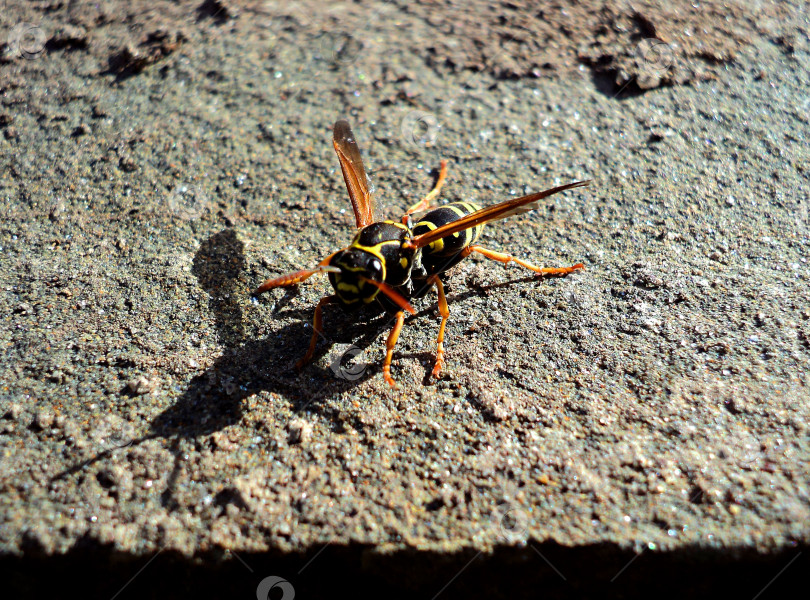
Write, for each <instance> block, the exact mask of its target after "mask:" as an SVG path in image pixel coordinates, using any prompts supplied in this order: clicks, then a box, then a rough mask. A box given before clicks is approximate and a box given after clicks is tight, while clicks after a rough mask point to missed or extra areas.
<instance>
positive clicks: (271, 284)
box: [253, 265, 340, 296]
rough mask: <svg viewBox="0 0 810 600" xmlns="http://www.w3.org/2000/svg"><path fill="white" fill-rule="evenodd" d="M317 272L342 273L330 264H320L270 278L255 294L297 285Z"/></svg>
mask: <svg viewBox="0 0 810 600" xmlns="http://www.w3.org/2000/svg"><path fill="white" fill-rule="evenodd" d="M317 273H340V269H339V268H338V267H333V266H330V265H319V266H318V267H316V268H314V269H304V270H303V271H296V272H295V273H288V274H287V275H282V276H281V277H276V278H275V279H268V280H267V281H265V282H264V283H263V284H261V285H260V286H259V287H258V288H256V291H255V292H253V295H254V296H258V295H259V294H263V293H264V292H266V291H268V290H272V289H273V288H277V287H290V286H291V285H296V284H298V283H301V282H302V281H304V280H305V279H308V278H309V277H312V276H313V275H315V274H317Z"/></svg>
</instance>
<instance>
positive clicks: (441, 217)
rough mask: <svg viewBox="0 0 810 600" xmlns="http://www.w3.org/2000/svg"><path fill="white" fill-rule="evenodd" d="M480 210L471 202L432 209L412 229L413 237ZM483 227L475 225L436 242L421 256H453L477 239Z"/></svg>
mask: <svg viewBox="0 0 810 600" xmlns="http://www.w3.org/2000/svg"><path fill="white" fill-rule="evenodd" d="M480 208H481V207H480V206H478V205H477V204H474V203H472V202H453V203H452V204H447V205H445V206H442V207H441V208H437V209H434V210H432V211H430V212H429V213H427V214H425V216H423V217H422V218H421V219H420V220H419V222H418V223H417V224H416V226H415V227H414V228H413V235H414V236H417V235H420V234H422V233H427V232H428V231H432V230H434V229H437V228H439V227H442V226H443V225H447V224H448V223H452V222H453V221H457V220H458V219H460V218H462V217H466V216H467V215H469V214H471V213H474V212H475V211H477V210H480ZM483 227H484V226H483V225H476V226H475V227H471V228H470V229H465V230H464V231H459V232H457V233H454V234H452V235H448V236H447V237H445V238H442V239H440V240H436V241H435V242H433V243H431V244H429V245H427V246H425V248H424V249H423V250H422V253H423V255H432V256H453V255H455V254H458V253H459V252H461V251H462V250H464V248H466V247H467V246H469V245H470V244H472V243H474V242H475V241H476V240H477V239H478V236H479V235H481V229H483Z"/></svg>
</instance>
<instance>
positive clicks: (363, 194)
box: [254, 120, 590, 387]
mask: <svg viewBox="0 0 810 600" xmlns="http://www.w3.org/2000/svg"><path fill="white" fill-rule="evenodd" d="M333 144H334V147H335V152H336V153H337V156H338V160H339V161H340V168H341V171H342V172H343V179H344V181H345V182H346V188H347V190H348V192H349V198H350V199H351V203H352V209H353V210H354V217H355V221H356V223H357V231H356V233H355V235H354V238H353V239H352V241H351V243H350V244H349V245H348V246H347V247H346V248H343V249H342V250H338V251H337V252H334V253H332V254H330V255H329V256H327V257H326V258H325V259H323V260H322V261H321V262H320V263H318V265H317V266H316V267H315V268H313V269H304V270H301V271H296V272H295V273H289V274H287V275H283V276H281V277H277V278H275V279H268V280H267V281H265V282H264V283H262V284H261V285H260V286H259V287H258V288H257V289H256V291H255V292H254V294H261V293H263V292H266V291H268V290H272V289H273V288H277V287H288V286H293V285H297V284H299V283H301V282H302V281H304V280H305V279H308V278H309V277H311V276H312V275H315V274H317V273H326V274H327V275H328V277H329V282H330V283H331V284H332V287H333V288H334V292H335V293H334V294H333V295H330V296H326V297H324V298H322V299H321V300H320V302H318V304H317V306H316V307H315V316H314V319H313V332H312V338H311V339H310V342H309V349H308V350H307V352H306V354H305V355H304V356H303V358H301V360H299V361H298V362H297V363H296V368H297V369H301V368H302V367H303V366H304V365H306V364H307V363H308V362H309V361H310V360H311V359H312V356H313V355H314V354H315V346H316V344H317V341H318V337H319V336H321V335H322V332H323V309H324V307H325V306H326V305H328V304H339V305H341V306H342V307H343V308H344V309H347V310H352V309H356V308H358V307H360V306H363V305H367V304H370V303H372V302H375V301H378V302H379V303H381V304H382V305H383V307H384V308H385V309H386V310H388V311H389V312H393V313H394V326H393V328H392V329H391V332H390V333H389V334H388V340H387V342H386V345H385V347H386V353H385V361H384V362H383V377H384V378H385V381H386V382H388V384H389V385H391V387H396V384H395V383H394V379H393V378H392V377H391V359H392V356H393V353H394V347H395V346H396V343H397V339H399V334H400V332H401V331H402V325H403V323H404V321H405V312H406V311H407V312H409V313H411V314H415V311H414V309H413V306H411V304H410V302H409V301H408V299H412V298H418V297H421V296H424V295H425V293H427V291H428V290H429V289H431V288H433V287H435V288H436V292H437V295H438V308H439V314H440V315H441V324H440V325H439V334H438V337H437V338H436V346H437V349H436V363H435V366H434V368H433V371H432V372H431V375H432V376H433V377H438V376H439V374H440V373H441V370H442V367H443V366H444V362H445V361H444V332H445V327H446V325H447V319H448V317H449V316H450V311H449V309H448V306H447V298H446V296H445V293H444V283H443V281H444V278H445V276H446V273H447V271H448V269H450V268H451V267H453V266H455V265H456V264H458V263H459V262H460V261H462V260H463V259H465V258H466V257H468V256H470V255H471V254H473V253H474V252H476V253H478V254H482V255H483V256H486V257H487V258H490V259H493V260H496V261H498V262H501V263H504V265H505V264H507V263H509V262H514V263H517V264H518V265H520V266H522V267H525V268H527V269H529V270H531V271H534V272H535V273H537V274H538V275H567V274H568V273H572V272H574V271H577V270H579V269H583V268H584V265H583V264H582V263H577V264H575V265H573V266H571V267H562V268H541V267H537V266H535V265H533V264H531V263H528V262H526V261H524V260H521V259H519V258H516V257H514V256H512V255H510V254H504V253H502V252H495V251H493V250H489V249H487V248H484V247H482V246H479V245H477V244H476V242H477V241H478V238H479V236H480V235H481V230H482V229H483V227H484V225H486V224H488V223H492V222H494V221H499V220H501V219H505V218H507V217H511V216H513V215H519V214H522V213H525V212H528V211H530V210H534V209H535V208H537V207H538V202H539V201H540V200H542V199H543V198H547V197H548V196H551V195H552V194H557V193H560V192H563V191H565V190H570V189H572V188H577V187H581V186H584V185H587V184H588V183H590V180H588V181H576V182H574V183H568V184H565V185H561V186H557V187H554V188H551V189H548V190H545V191H542V192H537V193H536V194H529V195H528V196H523V197H522V198H515V199H513V200H506V201H505V202H501V203H500V204H494V205H492V206H487V207H484V208H482V207H480V206H478V205H477V204H475V203H473V202H454V203H452V204H446V205H443V206H439V207H432V206H431V203H432V202H433V201H434V200H435V199H436V198H437V197H438V195H439V192H440V190H441V188H442V185H443V184H444V181H445V178H446V177H447V161H445V160H442V161H441V162H440V170H439V176H438V178H437V180H436V184H435V186H434V187H433V189H432V190H431V191H430V192H429V193H428V194H427V195H426V196H425V197H424V198H423V199H422V200H420V201H419V202H417V203H416V204H414V205H413V206H411V207H410V208H409V209H408V210H407V212H406V213H405V214H404V215H403V216H402V219H401V220H400V221H377V220H376V217H375V203H374V198H373V197H372V193H371V186H370V184H369V181H368V178H367V176H366V171H365V168H364V167H363V159H362V157H361V155H360V149H359V147H358V145H357V141H356V139H355V137H354V135H353V134H352V130H351V128H350V127H349V123H348V122H347V121H345V120H339V121H337V122H336V123H335V126H334V129H333ZM422 212H424V213H425V214H424V215H423V216H422V217H421V219H420V220H419V221H417V222H416V224H415V225H414V224H413V220H412V217H411V215H413V214H415V213H422Z"/></svg>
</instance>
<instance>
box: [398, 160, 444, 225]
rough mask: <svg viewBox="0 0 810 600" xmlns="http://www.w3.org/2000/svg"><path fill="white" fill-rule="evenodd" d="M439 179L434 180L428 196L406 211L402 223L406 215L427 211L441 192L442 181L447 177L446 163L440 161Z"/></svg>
mask: <svg viewBox="0 0 810 600" xmlns="http://www.w3.org/2000/svg"><path fill="white" fill-rule="evenodd" d="M439 165H440V166H439V178H438V179H437V180H436V185H434V186H433V189H432V190H430V192H428V195H427V196H425V197H424V198H422V199H421V200H420V201H419V202H417V203H416V204H414V205H413V206H411V207H410V208H409V209H408V212H406V213H405V214H404V215H402V222H403V223H404V222H405V217H407V216H408V215H412V214H413V213H416V212H422V211H425V210H427V209H428V207H429V206H430V203H431V202H433V201H434V200H435V199H436V197H437V196H438V195H439V192H441V190H442V186H443V185H444V180H445V178H446V177H447V161H446V160H444V159H442V161H441V163H439Z"/></svg>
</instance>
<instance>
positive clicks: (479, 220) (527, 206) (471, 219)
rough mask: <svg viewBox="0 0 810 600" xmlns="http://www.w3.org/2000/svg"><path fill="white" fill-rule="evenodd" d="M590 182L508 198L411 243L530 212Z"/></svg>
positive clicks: (428, 241)
mask: <svg viewBox="0 0 810 600" xmlns="http://www.w3.org/2000/svg"><path fill="white" fill-rule="evenodd" d="M590 182H591V180H590V179H589V180H587V181H575V182H574V183H567V184H565V185H560V186H557V187H554V188H551V189H549V190H545V191H542V192H537V193H536V194H529V195H528V196H523V197H522V198H515V199H514V200H506V201H505V202H501V203H500V204H493V205H492V206H486V207H484V208H482V209H481V210H477V211H475V212H474V213H470V214H469V215H467V216H466V217H462V218H460V219H459V220H457V221H453V222H451V223H448V224H447V225H443V226H441V227H437V228H436V229H434V230H433V231H428V232H426V233H423V234H422V235H417V236H416V237H414V238H412V239H411V243H410V245H411V246H413V247H415V248H422V247H424V246H427V245H428V244H432V243H433V242H435V241H436V240H440V239H442V238H445V237H447V236H448V235H452V234H454V233H456V232H459V231H464V230H465V229H469V228H470V227H475V226H476V225H482V224H484V223H491V222H492V221H498V220H500V219H505V218H507V217H511V216H512V215H519V214H522V213H525V212H529V211H530V210H534V209H535V208H537V207H538V204H537V202H538V201H539V200H542V199H543V198H547V197H548V196H551V195H552V194H557V193H559V192H564V191H565V190H570V189H572V188H577V187H582V186H584V185H588V184H589V183H590Z"/></svg>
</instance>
